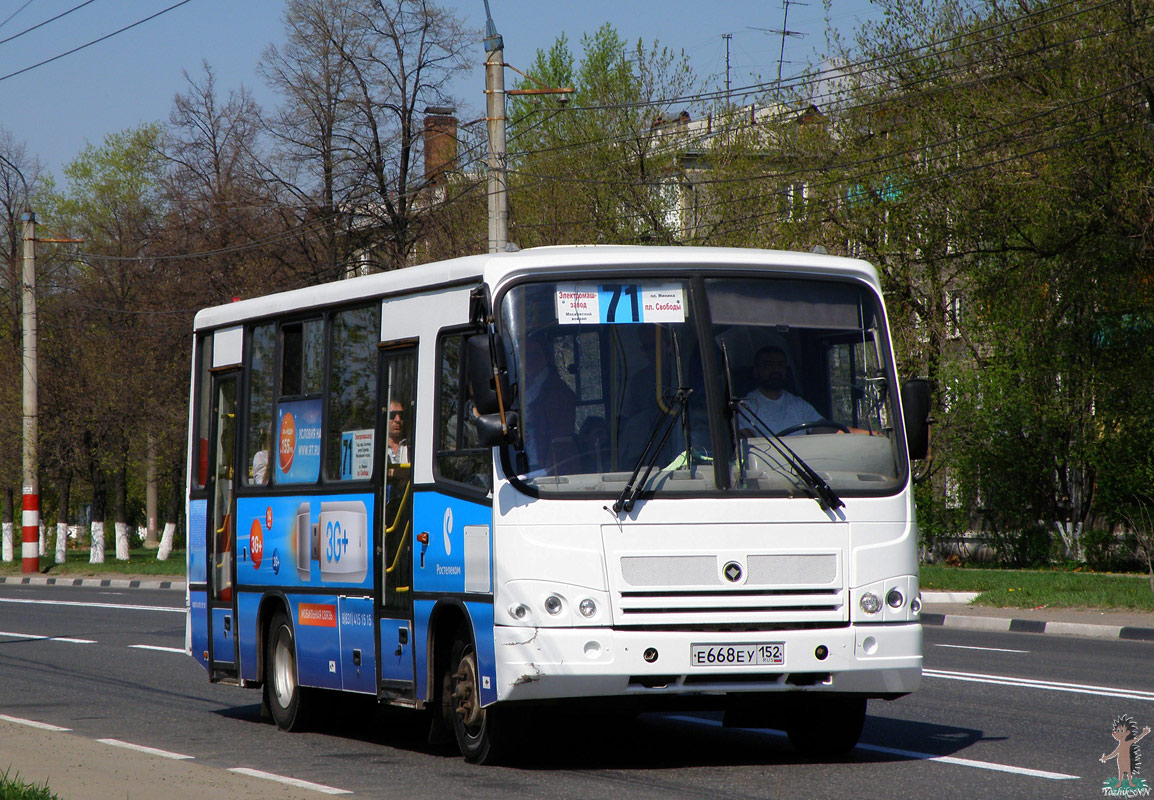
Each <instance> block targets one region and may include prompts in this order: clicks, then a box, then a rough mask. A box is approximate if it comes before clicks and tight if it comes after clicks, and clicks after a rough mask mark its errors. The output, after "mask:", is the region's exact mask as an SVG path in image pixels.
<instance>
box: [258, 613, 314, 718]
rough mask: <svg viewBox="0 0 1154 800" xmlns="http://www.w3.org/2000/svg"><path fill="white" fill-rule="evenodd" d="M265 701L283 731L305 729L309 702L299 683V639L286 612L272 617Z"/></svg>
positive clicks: (265, 664)
mask: <svg viewBox="0 0 1154 800" xmlns="http://www.w3.org/2000/svg"><path fill="white" fill-rule="evenodd" d="M264 671H265V672H264V700H265V705H267V706H268V710H269V713H271V714H272V718H273V721H274V722H276V726H277V727H278V728H280V729H281V730H282V731H299V730H303V729H304V728H305V723H306V721H307V711H308V702H307V700H306V692H305V691H304V690H303V689H301V687H300V684H299V683H298V682H297V655H296V639H295V637H294V636H293V629H292V626H291V625H290V624H289V620H288V617H287V616H285V614H284V612H283V611H278V612H277V613H276V614H275V615H274V616H273V618H272V623H271V624H270V625H269V629H268V640H267V649H266V651H265V658H264Z"/></svg>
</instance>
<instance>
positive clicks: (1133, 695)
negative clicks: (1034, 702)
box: [922, 669, 1154, 700]
mask: <svg viewBox="0 0 1154 800" xmlns="http://www.w3.org/2000/svg"><path fill="white" fill-rule="evenodd" d="M922 675H924V676H926V677H928V678H942V679H945V680H951V681H964V682H967V683H987V684H991V685H994V686H1018V687H1021V688H1025V689H1042V690H1044V691H1049V692H1072V693H1074V694H1089V695H1096V696H1098V697H1117V698H1121V699H1124V700H1154V692H1147V691H1143V690H1142V689H1121V688H1117V687H1114V686H1092V685H1089V684H1082V683H1061V682H1059V681H1039V680H1034V679H1033V678H1015V677H1012V676H1009V675H983V674H981V673H976V672H951V671H948V670H938V669H923V670H922Z"/></svg>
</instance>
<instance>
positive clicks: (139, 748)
mask: <svg viewBox="0 0 1154 800" xmlns="http://www.w3.org/2000/svg"><path fill="white" fill-rule="evenodd" d="M96 741H98V742H100V743H101V744H107V745H112V746H113V747H122V748H124V749H125V750H135V751H136V752H138V753H147V754H148V755H150V756H160V757H161V758H171V759H173V760H174V761H191V760H192V759H193V756H186V755H184V754H183V753H172V752H169V751H168V750H158V749H157V748H155V747H145V746H144V745H142V744H133V743H132V742H122V741H121V740H120V739H97V740H96Z"/></svg>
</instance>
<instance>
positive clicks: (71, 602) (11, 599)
mask: <svg viewBox="0 0 1154 800" xmlns="http://www.w3.org/2000/svg"><path fill="white" fill-rule="evenodd" d="M0 603H21V604H24V605H36V606H77V607H79V608H116V609H128V610H131V611H168V612H170V613H173V614H183V613H185V609H184V608H183V607H181V608H173V607H172V606H136V605H131V604H129V603H82V602H80V601H79V600H29V599H27V598H23V597H0Z"/></svg>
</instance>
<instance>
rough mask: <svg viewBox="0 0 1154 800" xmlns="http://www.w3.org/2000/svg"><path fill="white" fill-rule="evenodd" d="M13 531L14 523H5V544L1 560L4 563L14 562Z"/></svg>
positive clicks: (0, 554) (0, 553) (0, 551)
mask: <svg viewBox="0 0 1154 800" xmlns="http://www.w3.org/2000/svg"><path fill="white" fill-rule="evenodd" d="M12 530H13V528H12V523H11V522H5V523H4V534H3V539H4V544H3V546H2V550H0V559H3V560H4V561H11V560H12Z"/></svg>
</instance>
